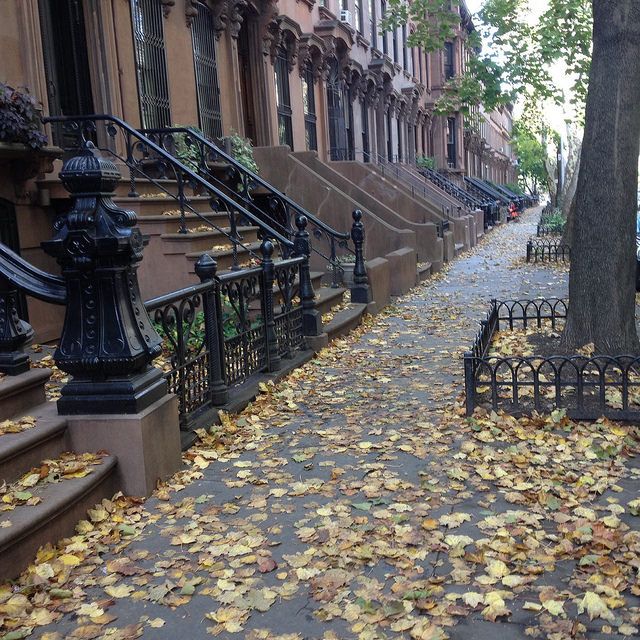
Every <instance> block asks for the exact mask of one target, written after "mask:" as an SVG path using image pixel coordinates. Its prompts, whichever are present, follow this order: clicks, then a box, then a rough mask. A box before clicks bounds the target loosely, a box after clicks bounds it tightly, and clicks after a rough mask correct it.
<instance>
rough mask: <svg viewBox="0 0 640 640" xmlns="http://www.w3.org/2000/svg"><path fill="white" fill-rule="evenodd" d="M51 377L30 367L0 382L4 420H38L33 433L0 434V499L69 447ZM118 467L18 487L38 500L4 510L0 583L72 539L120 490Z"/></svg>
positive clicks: (108, 464)
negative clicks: (52, 398)
mask: <svg viewBox="0 0 640 640" xmlns="http://www.w3.org/2000/svg"><path fill="white" fill-rule="evenodd" d="M49 375H50V371H49V370H47V369H31V370H30V371H28V372H27V373H24V374H22V375H20V376H6V377H3V378H2V379H0V419H1V420H2V421H4V420H12V421H19V420H20V419H21V418H24V417H26V416H30V417H32V418H34V419H35V426H33V427H31V428H29V429H26V430H24V431H21V432H19V433H7V434H5V435H0V493H2V495H7V493H8V491H10V489H11V485H12V483H14V482H16V481H17V480H18V479H19V478H21V477H22V476H23V475H24V474H26V473H28V472H29V471H30V470H34V472H35V471H37V470H38V469H40V468H41V466H42V463H43V462H44V461H45V460H55V459H56V458H57V457H59V456H60V455H61V454H62V453H64V452H68V451H69V450H70V449H71V446H70V444H71V440H70V437H69V431H68V428H67V427H68V425H67V419H66V418H65V417H63V416H58V412H57V409H56V405H55V403H54V402H49V401H47V400H46V397H45V391H44V385H45V383H46V382H47V380H48V379H49ZM116 466H117V461H116V459H115V457H113V456H110V455H105V456H104V457H103V458H102V461H101V464H97V465H94V466H91V472H90V473H89V474H88V475H86V476H84V477H82V478H67V479H62V480H61V481H60V482H50V483H46V484H40V483H39V484H36V485H35V486H33V487H29V488H24V489H23V488H22V487H20V490H21V491H22V490H24V491H28V492H29V493H30V494H31V495H32V496H33V497H34V498H39V499H40V501H39V503H38V504H34V505H29V504H21V505H16V506H15V508H14V509H12V510H6V511H1V510H0V580H6V579H9V580H10V579H13V578H15V577H16V576H18V575H19V574H20V572H21V571H22V570H23V569H25V568H26V567H27V566H28V564H29V563H30V562H31V561H32V560H33V558H34V556H35V554H36V552H37V550H38V549H39V548H40V547H41V546H42V545H44V544H46V543H54V542H56V541H57V540H59V539H60V538H64V537H67V536H70V535H73V533H74V531H75V526H76V524H77V523H78V522H79V521H80V520H81V519H83V518H84V517H85V515H86V512H87V509H90V508H91V507H93V506H94V505H95V504H96V503H98V502H100V501H101V500H102V499H103V498H111V497H112V496H113V494H114V493H115V492H116V491H117V490H118V488H119V487H118V483H117V480H116V474H115V470H116ZM0 505H2V506H5V505H8V503H6V502H5V503H4V504H3V503H0Z"/></svg>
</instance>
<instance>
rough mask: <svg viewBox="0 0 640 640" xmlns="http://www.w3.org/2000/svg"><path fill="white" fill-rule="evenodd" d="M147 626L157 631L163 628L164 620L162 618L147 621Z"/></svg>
mask: <svg viewBox="0 0 640 640" xmlns="http://www.w3.org/2000/svg"><path fill="white" fill-rule="evenodd" d="M147 624H148V625H149V626H150V627H152V628H153V629H159V628H160V627H164V620H163V619H162V618H153V620H149V621H148V622H147Z"/></svg>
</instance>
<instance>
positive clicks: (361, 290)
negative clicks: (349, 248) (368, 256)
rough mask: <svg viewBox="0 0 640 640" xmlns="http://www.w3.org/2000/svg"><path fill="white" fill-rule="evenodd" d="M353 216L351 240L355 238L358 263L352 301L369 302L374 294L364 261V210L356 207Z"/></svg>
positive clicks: (355, 270) (354, 274) (354, 277)
mask: <svg viewBox="0 0 640 640" xmlns="http://www.w3.org/2000/svg"><path fill="white" fill-rule="evenodd" d="M352 216H353V225H352V226H351V240H353V246H354V250H355V254H356V263H355V265H354V268H353V286H352V287H351V302H359V303H364V304H369V302H371V300H372V295H371V287H370V286H369V278H368V277H367V267H366V265H365V261H364V224H363V223H362V211H360V209H356V210H355V211H354V212H353V214H352Z"/></svg>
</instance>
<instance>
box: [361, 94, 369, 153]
mask: <svg viewBox="0 0 640 640" xmlns="http://www.w3.org/2000/svg"><path fill="white" fill-rule="evenodd" d="M360 119H361V121H362V155H363V158H364V161H365V162H369V161H370V158H369V152H370V149H369V109H368V108H367V101H366V100H362V102H361V103H360Z"/></svg>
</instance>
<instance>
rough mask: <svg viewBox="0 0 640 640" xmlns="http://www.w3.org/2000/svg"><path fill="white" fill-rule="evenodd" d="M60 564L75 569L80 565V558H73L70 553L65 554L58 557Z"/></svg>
mask: <svg viewBox="0 0 640 640" xmlns="http://www.w3.org/2000/svg"><path fill="white" fill-rule="evenodd" d="M59 560H60V562H62V564H64V565H65V566H67V567H76V566H78V565H79V564H80V562H81V561H80V558H78V556H74V555H73V554H72V553H65V554H63V555H61V556H60V558H59Z"/></svg>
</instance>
